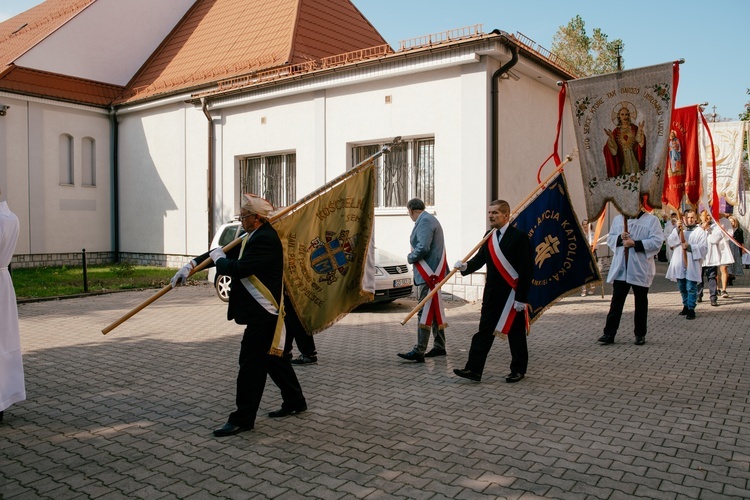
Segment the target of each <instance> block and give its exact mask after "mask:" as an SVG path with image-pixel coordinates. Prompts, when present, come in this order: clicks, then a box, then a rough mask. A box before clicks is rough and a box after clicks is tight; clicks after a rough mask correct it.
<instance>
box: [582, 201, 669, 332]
mask: <svg viewBox="0 0 750 500" xmlns="http://www.w3.org/2000/svg"><path fill="white" fill-rule="evenodd" d="M662 243H664V232H663V229H662V227H661V223H660V222H659V219H658V218H657V217H656V216H655V215H652V214H649V213H646V212H644V211H643V210H641V211H640V212H639V213H638V215H637V216H636V217H632V218H628V219H625V216H624V215H622V214H621V215H618V216H617V217H615V218H614V220H613V221H612V225H611V226H610V229H609V236H608V237H607V245H608V246H609V248H610V249H612V252H613V253H614V256H613V257H612V264H611V265H610V267H609V274H608V275H607V282H608V283H612V300H611V302H610V304H609V312H608V313H607V321H606V323H605V325H604V332H603V335H602V336H601V337H599V339H598V340H597V342H599V343H601V344H602V345H609V344H614V343H615V335H617V329H618V328H619V327H620V319H621V318H622V309H623V307H624V305H625V299H626V298H627V296H628V292H629V291H630V289H631V288H632V289H633V296H634V297H635V313H634V314H633V320H634V326H633V333H634V334H635V345H643V344H645V343H646V332H647V329H648V289H649V287H650V286H651V283H652V282H653V280H654V276H655V275H656V264H655V263H654V257H656V255H657V254H658V253H659V250H660V249H661V245H662Z"/></svg>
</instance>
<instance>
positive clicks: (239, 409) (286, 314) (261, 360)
mask: <svg viewBox="0 0 750 500" xmlns="http://www.w3.org/2000/svg"><path fill="white" fill-rule="evenodd" d="M272 211H273V206H272V205H271V204H270V203H269V202H268V201H267V200H265V199H263V198H260V197H258V196H255V195H251V194H245V195H243V200H242V204H241V209H240V216H239V220H240V222H241V224H242V226H243V228H244V229H245V232H246V234H245V236H244V237H243V240H242V243H241V244H240V245H237V246H235V247H234V248H232V250H228V252H227V253H225V252H224V251H223V250H222V249H221V248H214V249H212V250H210V251H209V252H206V253H205V254H203V255H200V256H198V257H195V258H194V259H192V260H191V261H190V262H189V263H187V264H186V265H185V266H183V267H182V268H181V269H180V270H179V271H177V273H176V274H175V275H174V277H173V278H172V280H171V285H172V286H173V287H175V286H179V285H181V284H184V283H185V281H186V280H187V278H188V277H189V276H190V274H191V272H192V270H193V269H194V268H195V267H196V266H198V265H200V264H201V263H202V262H204V261H207V260H208V261H209V262H207V264H208V265H209V266H216V268H217V270H218V272H220V273H221V274H222V275H226V276H231V277H232V280H233V283H235V284H236V285H235V286H233V287H232V288H231V291H230V295H229V302H228V307H227V319H228V320H230V321H231V320H233V321H234V322H236V323H238V324H239V325H242V326H243V327H244V335H243V338H242V342H241V345H240V353H239V372H238V375H237V380H236V398H235V403H236V410H235V411H233V412H231V413H230V414H229V416H228V418H227V421H226V423H225V424H223V425H222V426H221V427H219V428H217V429H215V430H214V431H213V434H214V436H217V437H222V436H231V435H234V434H238V433H240V432H245V431H250V430H252V429H253V427H254V425H255V419H256V416H257V412H258V408H259V406H260V401H261V397H262V395H263V392H264V388H265V384H266V379H267V377H268V376H270V377H271V380H272V381H273V382H274V383H275V384H276V386H278V388H279V390H280V392H281V397H282V405H281V408H280V409H279V410H276V411H273V412H270V413H269V415H268V416H269V417H271V418H279V417H285V416H288V415H294V414H298V413H301V412H304V411H305V410H307V401H306V400H305V397H304V395H303V392H302V387H301V385H300V383H299V380H298V379H297V375H296V374H295V371H294V369H293V367H292V365H293V364H296V365H305V364H315V363H316V362H317V351H316V347H315V342H314V341H313V338H312V336H310V335H308V334H307V332H306V331H305V329H304V327H303V326H302V323H301V322H300V320H299V317H298V316H297V312H296V311H295V309H294V307H293V304H292V302H291V301H290V300H288V298H287V295H286V293H285V290H284V280H283V269H284V263H283V259H284V257H283V250H282V244H281V240H280V239H279V236H278V234H277V233H276V230H275V229H274V227H273V226H272V225H271V223H270V221H269V216H270V214H271V213H272ZM407 212H408V214H409V216H410V218H411V219H412V221H413V222H414V228H413V230H412V232H411V235H410V238H409V241H410V246H411V252H410V253H409V255H408V256H407V260H408V262H409V263H411V264H412V265H413V266H414V277H415V284H416V285H417V297H418V298H419V299H420V303H421V301H422V299H427V300H426V301H425V304H424V305H423V306H422V308H421V310H420V312H419V316H418V317H419V323H418V327H417V342H416V344H415V345H414V346H413V347H412V349H411V350H409V351H408V352H405V353H398V356H399V357H400V358H402V359H404V360H406V361H410V362H416V363H424V361H425V358H428V357H438V356H446V355H447V354H448V352H447V348H446V337H445V330H446V327H447V326H448V324H447V321H446V317H445V311H444V308H443V304H442V299H441V294H440V293H439V290H438V291H436V290H435V288H436V287H437V285H438V283H439V282H440V281H441V280H442V279H443V278H444V277H445V276H447V275H448V265H447V263H446V259H447V257H446V253H445V241H444V236H443V230H442V227H441V225H440V223H439V222H438V220H437V218H436V217H435V216H434V215H432V214H430V213H429V212H427V210H426V207H425V204H424V202H423V201H422V200H420V199H417V198H415V199H412V200H410V201H409V202H408V204H407ZM487 217H488V223H489V226H490V229H489V230H488V231H487V232H486V233H485V235H484V239H483V240H482V242H481V243H480V245H478V246H477V248H478V251H477V252H476V254H475V255H474V256H473V257H472V258H470V259H469V260H468V261H467V262H463V261H458V262H456V263H455V264H454V266H453V268H454V271H455V272H460V273H461V275H462V276H466V275H469V274H472V273H474V272H476V271H478V270H480V269H482V268H486V282H485V286H484V294H483V297H482V308H481V313H480V318H479V325H478V329H477V332H476V333H475V334H474V335H473V337H472V339H471V345H470V347H469V351H468V358H467V360H466V363H465V364H464V368H461V369H458V368H457V369H455V370H454V373H455V374H456V375H457V376H459V377H461V378H464V379H468V380H471V381H474V382H479V381H481V379H482V375H483V372H484V368H485V363H486V360H487V356H488V354H489V351H490V349H491V347H492V344H493V342H494V339H495V337H496V336H504V337H505V338H507V340H508V345H509V347H510V355H511V356H510V357H511V361H510V372H509V373H508V375H506V377H505V380H506V382H508V383H514V382H519V381H521V380H523V379H524V377H525V376H526V371H527V367H528V360H529V354H528V348H527V343H526V336H527V334H528V310H529V305H528V303H527V300H528V294H529V290H530V288H531V282H532V271H533V250H532V248H531V244H530V241H529V237H528V235H527V234H526V233H524V232H522V231H520V230H518V229H516V228H515V227H513V226H512V225H511V223H510V222H511V221H510V217H511V210H510V205H509V204H508V202H506V201H504V200H495V201H492V202H491V203H490V204H489V207H488V211H487ZM18 228H19V224H18V219H17V218H16V217H15V216H14V215H13V213H12V212H10V210H9V209H8V206H7V204H6V203H5V202H2V203H0V290H1V291H2V296H1V298H2V300H0V312H2V314H0V361H2V363H0V421H2V418H3V411H4V410H5V409H6V408H8V407H9V406H10V405H11V404H13V403H17V402H19V401H22V400H23V399H24V398H25V390H24V380H23V366H22V362H21V348H20V335H19V330H18V319H17V318H18V316H17V311H16V304H15V295H14V293H13V285H12V281H11V279H10V274H9V272H8V265H9V263H10V260H11V257H12V254H13V250H14V248H15V243H16V239H17V237H18ZM583 228H584V234H586V235H587V236H588V239H589V242H590V243H592V244H593V232H592V227H591V226H590V225H589V224H588V221H584V224H583ZM744 241H745V240H744V232H743V230H742V228H741V227H740V225H739V223H738V220H737V219H736V218H735V217H734V216H732V215H729V214H723V215H722V217H721V218H720V220H718V221H714V220H712V218H711V214H710V213H708V212H707V211H703V212H701V213H700V215H698V214H696V212H695V210H692V209H688V210H685V212H684V214H683V217H682V220H680V219H679V218H678V217H677V214H672V216H671V217H670V218H666V217H664V218H663V220H661V221H660V220H659V219H658V218H657V217H656V216H654V215H652V214H650V213H648V212H646V211H644V210H641V211H640V212H639V213H638V215H637V216H635V217H626V216H623V215H618V216H617V217H615V218H614V219H613V221H612V223H611V225H610V231H609V234H608V236H607V245H608V246H609V248H610V249H611V251H612V252H613V257H612V262H611V265H610V268H609V274H608V276H607V282H609V283H611V284H612V298H611V302H610V305H609V311H608V313H607V316H606V322H605V325H604V330H603V334H602V336H601V337H600V338H599V339H598V342H599V343H600V344H602V345H610V344H614V343H615V336H616V334H617V330H618V328H619V326H620V319H621V316H622V311H623V307H624V304H625V301H626V298H627V295H628V294H629V292H630V290H632V291H633V295H634V297H635V314H634V328H633V333H634V337H635V338H634V343H635V344H636V345H639V346H640V345H644V344H645V343H646V335H647V327H648V291H649V288H650V286H651V284H652V281H653V279H654V276H655V274H656V265H655V261H656V260H662V261H663V260H665V259H666V260H668V262H669V265H668V269H667V273H666V278H667V279H670V280H672V281H675V282H677V286H678V290H679V292H680V295H681V298H682V306H683V307H682V310H681V311H680V313H679V314H680V315H683V316H685V317H686V318H687V319H688V320H692V319H695V317H696V313H695V309H696V306H697V304H698V303H699V302H702V300H703V295H704V286H705V284H707V286H708V298H709V302H710V304H711V306H717V305H718V303H719V300H725V299H729V298H731V296H730V294H729V292H728V290H727V287H728V286H731V285H732V282H733V281H734V279H736V277H738V276H741V275H742V274H743V273H744V269H747V268H748V267H750V256H749V254H747V253H746V252H742V250H741V246H740V245H743V244H744ZM592 291H593V289H590V290H589V289H587V288H586V287H584V288H583V289H582V290H581V294H582V295H586V294H588V293H591V292H592ZM430 292H432V294H431V293H430ZM436 292H437V293H436ZM285 333H286V335H285ZM431 337H432V338H433V345H432V349H430V350H428V349H427V348H428V344H429V340H430V338H431ZM294 342H296V343H297V347H298V349H299V350H300V355H299V356H298V357H297V358H293V357H292V348H293V344H294Z"/></svg>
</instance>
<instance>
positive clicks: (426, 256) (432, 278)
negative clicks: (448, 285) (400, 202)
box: [398, 198, 448, 363]
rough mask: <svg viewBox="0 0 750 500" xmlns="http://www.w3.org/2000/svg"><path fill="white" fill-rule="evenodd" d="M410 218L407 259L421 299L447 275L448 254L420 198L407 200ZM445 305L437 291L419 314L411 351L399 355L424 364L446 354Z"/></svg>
mask: <svg viewBox="0 0 750 500" xmlns="http://www.w3.org/2000/svg"><path fill="white" fill-rule="evenodd" d="M406 210H407V211H408V212H409V217H410V218H411V220H412V221H414V229H412V231H411V236H409V243H410V244H411V253H409V255H407V256H406V260H407V262H409V264H412V265H413V266H414V284H415V285H417V301H419V302H421V301H422V299H424V298H425V297H426V296H427V294H428V293H429V292H430V290H432V289H433V288H435V285H436V284H437V283H439V282H440V280H442V279H443V277H444V276H445V275H446V274H448V263H447V261H446V256H445V241H444V239H443V228H442V226H441V225H440V222H438V220H437V218H435V216H434V215H432V214H430V213H427V212H426V211H425V204H424V202H423V201H422V200H420V199H419V198H413V199H411V200H409V201H408V202H407V203H406ZM447 326H448V324H447V323H446V320H445V308H444V307H443V302H442V299H441V297H440V293H439V292H438V293H436V294H434V295H433V296H432V297H431V298H430V300H429V301H428V302H427V303H425V305H424V306H423V307H422V310H421V311H420V313H419V324H418V326H417V343H416V345H415V346H414V347H413V348H412V350H411V351H409V352H406V353H401V352H400V353H398V356H399V357H400V358H403V359H406V360H408V361H416V362H417V363H424V358H425V357H427V358H432V357H436V356H445V355H446V350H445V328H446V327H447ZM430 332H432V336H433V337H434V340H433V345H432V349H430V350H429V351H427V344H428V342H429V341H430Z"/></svg>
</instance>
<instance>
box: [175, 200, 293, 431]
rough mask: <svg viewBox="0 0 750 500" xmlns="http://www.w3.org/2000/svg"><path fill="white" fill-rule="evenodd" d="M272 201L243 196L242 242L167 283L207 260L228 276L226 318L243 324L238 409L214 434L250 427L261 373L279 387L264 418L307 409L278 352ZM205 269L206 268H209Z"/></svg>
mask: <svg viewBox="0 0 750 500" xmlns="http://www.w3.org/2000/svg"><path fill="white" fill-rule="evenodd" d="M272 210H273V207H272V206H271V204H270V203H269V202H268V201H266V200H264V199H263V198H260V197H258V196H255V195H251V194H245V195H243V204H242V207H241V210H240V221H241V222H242V227H243V228H244V229H245V231H246V232H247V234H246V235H245V237H244V239H243V241H242V244H240V245H237V246H236V247H234V248H233V249H232V250H230V251H229V254H227V255H225V254H224V252H223V251H222V249H221V248H214V249H213V250H211V251H210V252H207V253H205V254H203V255H201V256H199V257H196V258H195V259H194V260H192V261H191V262H190V263H188V264H187V265H185V266H184V267H183V268H182V269H180V270H179V271H178V272H177V274H175V276H174V278H172V286H176V285H178V284H180V283H184V281H185V278H187V276H188V275H189V274H190V271H191V270H192V268H193V267H195V266H196V265H198V264H200V263H201V262H203V261H204V260H206V259H208V258H210V259H211V260H212V261H213V265H215V266H216V270H217V272H218V273H219V274H221V275H223V276H231V277H232V289H231V291H230V293H229V305H228V309H227V319H228V320H230V321H231V320H234V321H235V322H236V323H238V324H240V325H246V327H245V334H244V336H243V338H242V345H241V348H240V360H239V364H240V371H239V374H238V375H237V396H236V402H237V410H235V411H234V412H232V413H231V414H230V415H229V419H228V421H227V423H226V424H224V426H222V427H220V428H218V429H216V430H215V431H214V436H217V437H221V436H231V435H233V434H237V433H240V432H244V431H249V430H252V429H253V427H254V426H255V416H256V414H257V412H258V407H259V406H260V400H261V398H262V396H263V389H264V388H265V385H266V375H270V376H271V380H273V381H274V383H275V384H276V385H277V386H278V387H279V389H281V397H282V399H283V404H282V405H281V409H280V410H278V411H273V412H271V413H269V414H268V416H269V417H272V418H273V417H285V416H287V415H291V414H294V413H300V412H303V411H305V410H306V409H307V403H306V401H305V398H304V396H303V395H302V388H301V387H300V385H299V381H298V380H297V376H296V375H295V373H294V369H293V368H292V365H291V363H290V361H289V359H288V358H286V357H284V356H283V351H284V349H283V348H284V345H283V343H284V335H283V329H282V327H283V324H284V320H283V315H282V314H280V312H281V311H280V308H281V304H282V302H281V300H282V275H283V268H284V254H283V251H282V246H281V240H280V239H279V236H278V234H276V230H275V229H274V228H273V226H271V224H270V222H268V219H267V217H268V215H269V214H270V212H271V211H272ZM209 267H210V266H209Z"/></svg>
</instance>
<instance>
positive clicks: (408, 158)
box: [352, 139, 435, 208]
mask: <svg viewBox="0 0 750 500" xmlns="http://www.w3.org/2000/svg"><path fill="white" fill-rule="evenodd" d="M383 146H384V145H383V144H367V145H363V146H355V147H353V148H352V165H353V166H354V165H358V164H359V163H361V162H362V161H364V160H366V159H367V158H369V157H370V156H372V155H373V154H375V153H377V152H378V151H380V150H381V149H382V148H383ZM375 165H376V175H377V187H376V189H377V193H376V196H375V200H376V201H375V204H376V205H375V206H377V207H383V208H391V207H405V206H406V202H407V201H409V200H410V199H411V198H420V199H422V201H424V202H425V205H429V206H434V205H435V140H434V139H414V140H408V141H403V142H401V143H400V144H398V145H397V146H395V147H393V148H391V152H390V153H387V154H384V155H382V156H380V157H379V158H378V159H377V160H376V164H375Z"/></svg>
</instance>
